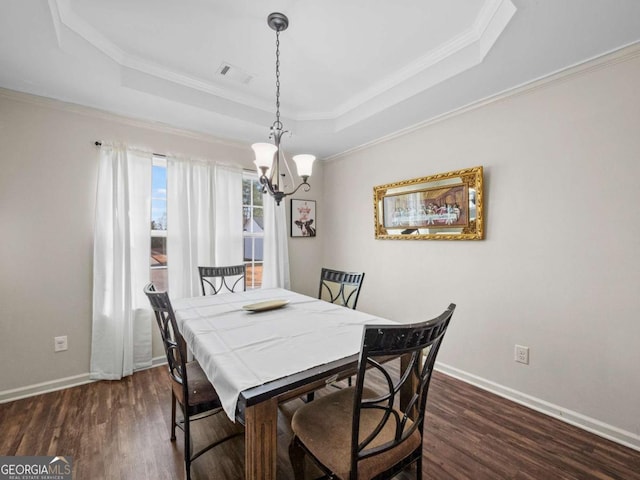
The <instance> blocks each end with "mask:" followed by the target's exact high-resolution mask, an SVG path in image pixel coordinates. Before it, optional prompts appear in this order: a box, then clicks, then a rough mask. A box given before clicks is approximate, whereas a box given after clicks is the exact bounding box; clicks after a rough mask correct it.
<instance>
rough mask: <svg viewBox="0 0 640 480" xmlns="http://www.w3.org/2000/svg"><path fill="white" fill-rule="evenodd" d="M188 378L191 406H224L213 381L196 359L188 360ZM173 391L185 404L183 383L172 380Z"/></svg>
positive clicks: (206, 407) (201, 407)
mask: <svg viewBox="0 0 640 480" xmlns="http://www.w3.org/2000/svg"><path fill="white" fill-rule="evenodd" d="M186 367H187V379H188V382H189V407H196V406H197V407H200V408H199V410H204V409H213V408H219V407H221V406H222V404H221V403H220V398H218V392H216V390H215V388H213V385H211V382H209V379H208V378H207V376H206V375H205V373H204V371H203V370H202V368H201V367H200V364H199V363H198V362H196V361H193V362H188V363H187V364H186ZM171 385H172V387H173V393H174V395H175V396H176V398H177V399H178V402H180V404H182V405H184V398H183V392H182V385H181V384H179V383H177V382H171Z"/></svg>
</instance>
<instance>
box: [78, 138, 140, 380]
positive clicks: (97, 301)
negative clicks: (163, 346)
mask: <svg viewBox="0 0 640 480" xmlns="http://www.w3.org/2000/svg"><path fill="white" fill-rule="evenodd" d="M151 165H152V155H151V154H146V153H142V152H137V151H133V150H130V149H127V148H126V147H125V146H123V145H104V146H103V147H102V148H101V150H100V165H99V171H98V189H97V197H96V218H95V228H94V255H93V328H92V339H91V366H90V370H91V373H90V376H91V378H92V379H95V380H117V379H120V378H122V377H123V376H126V375H131V374H132V373H133V371H134V370H135V369H138V368H143V367H148V366H151V325H152V324H151V321H152V313H151V310H150V308H149V303H148V300H147V299H146V298H145V295H144V293H143V288H144V285H145V284H146V283H147V282H148V281H149V258H150V253H151V252H150V249H151V243H150V236H149V232H150V228H151V227H150V223H151Z"/></svg>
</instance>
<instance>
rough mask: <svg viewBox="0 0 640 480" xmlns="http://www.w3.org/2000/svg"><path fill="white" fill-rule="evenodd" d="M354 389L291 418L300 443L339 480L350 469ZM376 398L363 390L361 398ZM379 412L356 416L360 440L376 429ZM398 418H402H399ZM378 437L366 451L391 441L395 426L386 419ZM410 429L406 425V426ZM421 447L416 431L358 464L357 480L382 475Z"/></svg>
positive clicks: (310, 405)
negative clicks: (394, 445) (384, 450)
mask: <svg viewBox="0 0 640 480" xmlns="http://www.w3.org/2000/svg"><path fill="white" fill-rule="evenodd" d="M354 394H355V387H352V388H345V389H343V390H340V391H337V392H335V393H331V394H329V395H326V396H324V397H321V398H318V399H316V400H315V401H313V402H311V403H307V404H306V405H303V406H302V407H300V408H299V409H298V410H297V411H296V413H295V414H294V416H293V419H292V423H291V427H292V429H293V432H294V433H295V434H296V435H297V437H298V438H299V439H300V441H301V442H302V443H303V444H304V445H305V446H306V447H307V449H308V450H309V451H310V452H311V453H312V455H313V456H315V457H316V458H317V459H318V460H319V461H320V463H322V464H324V465H325V466H326V467H328V468H329V469H330V470H331V471H332V472H334V473H335V474H336V475H337V476H338V477H339V478H342V479H347V478H349V471H350V469H351V464H350V461H351V460H350V455H351V453H350V452H351V428H352V421H353V399H354ZM374 397H377V394H376V392H375V391H373V390H371V389H369V388H366V387H365V388H364V390H363V398H374ZM382 415H383V412H382V411H380V410H376V409H363V410H361V413H360V438H361V439H364V438H366V436H367V435H368V434H369V433H370V432H372V431H373V430H374V428H375V426H377V425H378V423H379V421H380V419H381V418H382ZM401 415H402V414H401ZM389 420H390V421H388V422H387V424H386V425H385V427H384V428H383V429H382V431H381V432H380V433H379V434H378V436H377V437H376V438H375V439H374V440H373V441H372V442H371V443H370V444H369V445H368V446H367V448H371V447H375V446H379V445H382V444H385V443H387V442H389V441H391V440H393V437H394V434H395V422H393V420H392V419H391V418H390V419H389ZM408 427H410V425H408ZM420 445H421V436H420V432H418V430H417V429H416V431H415V432H413V434H412V435H411V436H410V437H409V438H407V440H406V441H404V442H402V443H400V444H399V445H398V446H396V447H395V448H393V449H391V450H389V451H387V452H384V453H381V454H379V455H375V456H372V457H369V458H366V459H364V460H361V461H360V462H359V463H358V479H362V480H364V479H369V478H372V477H374V476H375V475H377V474H379V473H381V472H384V471H385V470H387V469H389V468H391V467H392V466H393V465H395V464H397V463H398V462H399V461H400V460H401V459H403V458H405V457H407V456H409V455H410V454H411V453H412V452H413V451H415V450H416V449H417V448H419V447H420Z"/></svg>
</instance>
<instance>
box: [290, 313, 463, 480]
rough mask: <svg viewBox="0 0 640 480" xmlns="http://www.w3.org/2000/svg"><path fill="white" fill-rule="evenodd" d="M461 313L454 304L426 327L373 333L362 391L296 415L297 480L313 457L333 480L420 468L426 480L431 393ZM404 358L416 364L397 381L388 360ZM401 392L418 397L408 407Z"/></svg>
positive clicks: (366, 345) (365, 344) (293, 455)
mask: <svg viewBox="0 0 640 480" xmlns="http://www.w3.org/2000/svg"><path fill="white" fill-rule="evenodd" d="M454 309H455V305H454V304H451V305H449V307H448V308H447V309H446V310H445V311H444V312H443V313H442V314H441V315H439V316H438V317H436V318H434V319H432V320H429V321H426V322H422V323H416V324H406V325H384V326H379V325H368V326H366V327H365V329H364V333H363V336H362V347H361V351H360V358H359V362H358V373H357V377H356V385H355V386H354V387H351V388H344V389H342V390H339V391H336V392H333V393H330V394H328V395H325V396H324V397H321V398H318V399H316V400H315V401H314V402H311V403H306V404H304V405H303V406H302V407H300V408H299V409H298V410H297V411H296V412H295V413H294V415H293V418H292V421H291V428H292V430H293V433H294V436H293V439H292V441H291V445H290V447H289V456H290V459H291V464H292V466H293V470H294V474H295V478H296V480H298V479H301V478H303V477H302V476H303V473H304V458H305V455H306V456H310V457H311V458H312V459H313V460H314V461H315V463H316V464H317V465H318V466H319V467H320V469H321V470H323V471H324V472H325V473H326V474H327V475H329V478H338V479H343V480H346V479H349V480H356V479H358V480H370V479H388V478H392V477H393V476H394V475H397V474H398V473H399V472H400V471H401V470H403V469H404V468H405V467H407V466H408V465H410V464H413V463H416V464H417V474H416V478H418V479H421V478H422V443H423V436H424V432H423V430H424V419H425V410H426V404H427V393H428V390H429V383H430V381H431V373H432V372H433V365H434V363H435V360H436V355H437V354H438V350H439V348H440V344H441V343H442V339H443V337H444V334H445V332H446V330H447V327H448V325H449V321H450V320H451V317H452V315H453V311H454ZM425 349H428V352H426V359H425V360H424V362H423V358H424V355H425ZM397 355H409V356H410V361H409V362H407V365H406V368H404V370H402V366H401V371H400V373H399V374H398V372H395V374H394V372H393V371H392V370H391V369H390V367H389V365H390V363H394V362H390V363H384V359H385V357H386V358H387V359H388V358H389V356H397ZM374 379H375V382H377V383H375V382H374V381H372V380H374ZM365 383H366V385H365ZM374 386H375V387H376V388H374ZM401 391H403V398H405V399H406V398H407V391H409V392H410V393H411V396H410V399H408V402H407V403H406V405H402V404H401V403H400V398H399V397H400V392H401Z"/></svg>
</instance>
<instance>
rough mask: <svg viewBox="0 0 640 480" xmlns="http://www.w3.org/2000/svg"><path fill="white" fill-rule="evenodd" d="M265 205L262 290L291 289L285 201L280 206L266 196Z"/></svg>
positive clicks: (264, 197) (264, 198)
mask: <svg viewBox="0 0 640 480" xmlns="http://www.w3.org/2000/svg"><path fill="white" fill-rule="evenodd" d="M263 204H264V263H263V267H262V288H276V287H279V288H286V289H288V288H290V281H289V246H288V243H287V242H288V238H287V218H286V217H287V215H286V211H285V205H284V200H283V201H282V203H281V204H280V205H276V202H275V201H274V200H273V198H272V197H270V196H269V195H267V194H265V195H264V196H263Z"/></svg>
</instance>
